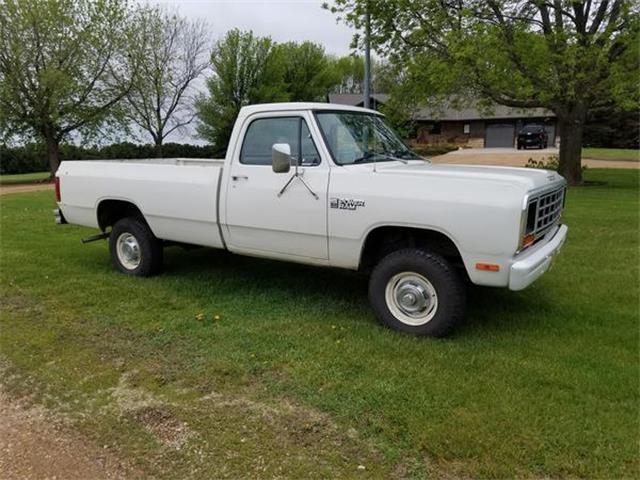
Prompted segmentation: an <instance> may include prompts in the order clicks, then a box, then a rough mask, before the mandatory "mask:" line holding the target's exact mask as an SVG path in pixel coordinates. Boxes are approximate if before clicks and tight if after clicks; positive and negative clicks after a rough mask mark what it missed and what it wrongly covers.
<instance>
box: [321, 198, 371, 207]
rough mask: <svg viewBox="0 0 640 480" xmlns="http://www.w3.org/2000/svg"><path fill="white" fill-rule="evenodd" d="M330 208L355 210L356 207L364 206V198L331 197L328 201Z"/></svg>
mask: <svg viewBox="0 0 640 480" xmlns="http://www.w3.org/2000/svg"><path fill="white" fill-rule="evenodd" d="M329 206H330V207H331V208H337V209H338V210H356V209H357V208H358V207H364V206H365V204H364V200H355V199H353V198H331V199H330V201H329Z"/></svg>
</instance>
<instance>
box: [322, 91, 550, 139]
mask: <svg viewBox="0 0 640 480" xmlns="http://www.w3.org/2000/svg"><path fill="white" fill-rule="evenodd" d="M388 99H389V95H387V94H384V93H378V94H373V95H371V99H370V105H371V107H372V108H374V109H376V110H377V109H379V108H380V106H382V105H384V104H385V103H386V102H387V101H388ZM328 101H329V102H330V103H339V104H343V105H353V106H359V107H361V106H363V104H364V99H363V97H362V95H360V94H329V96H328ZM413 120H414V121H415V122H416V125H417V128H416V138H415V141H416V142H417V143H455V144H458V145H462V146H469V147H476V148H482V147H487V148H488V147H494V148H495V147H511V148H513V147H515V143H516V136H517V134H518V132H519V131H520V130H521V129H522V128H523V127H524V126H526V125H530V124H536V125H544V127H545V130H546V131H547V134H548V136H549V140H548V143H549V145H556V144H557V143H558V142H559V137H558V136H557V134H556V125H557V122H556V116H555V115H554V113H553V112H551V111H549V110H546V109H543V108H512V107H506V106H504V105H493V106H492V107H490V108H474V107H468V106H467V107H462V108H456V107H453V106H445V107H444V108H441V109H431V108H424V107H420V108H417V109H416V110H415V112H414V114H413Z"/></svg>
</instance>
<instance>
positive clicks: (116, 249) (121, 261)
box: [109, 217, 163, 277]
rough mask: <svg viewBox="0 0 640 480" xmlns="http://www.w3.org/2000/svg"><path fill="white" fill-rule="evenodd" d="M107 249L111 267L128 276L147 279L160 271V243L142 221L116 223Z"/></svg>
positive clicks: (124, 220)
mask: <svg viewBox="0 0 640 480" xmlns="http://www.w3.org/2000/svg"><path fill="white" fill-rule="evenodd" d="M109 250H110V251H111V263H112V264H113V266H114V267H115V268H116V269H117V270H120V271H121V272H122V273H126V274H127V275H135V276H138V277H150V276H152V275H156V274H158V273H160V270H162V263H163V249H162V241H160V240H159V239H158V238H157V237H156V236H155V235H154V234H153V232H152V231H151V229H150V228H149V226H148V225H147V223H146V222H145V221H144V220H143V219H140V218H137V217H127V218H122V219H120V220H118V221H117V222H116V224H115V225H114V226H113V229H112V230H111V234H110V235H109Z"/></svg>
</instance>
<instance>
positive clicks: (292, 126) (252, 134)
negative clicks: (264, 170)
mask: <svg viewBox="0 0 640 480" xmlns="http://www.w3.org/2000/svg"><path fill="white" fill-rule="evenodd" d="M299 122H300V119H299V117H277V118H259V119H258V120H254V121H253V122H251V124H250V125H249V128H248V129H247V133H246V134H245V136H244V142H243V143H242V150H241V151H240V163H245V164H248V165H271V147H272V146H273V144H274V143H288V144H289V145H290V146H291V154H292V155H294V154H295V152H297V151H298V135H299V132H298V130H299V127H298V125H299Z"/></svg>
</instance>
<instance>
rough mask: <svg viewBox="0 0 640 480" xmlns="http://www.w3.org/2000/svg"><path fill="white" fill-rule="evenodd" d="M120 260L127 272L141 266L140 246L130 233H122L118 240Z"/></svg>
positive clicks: (117, 250)
mask: <svg viewBox="0 0 640 480" xmlns="http://www.w3.org/2000/svg"><path fill="white" fill-rule="evenodd" d="M116 254H117V255H118V260H119V261H120V263H121V264H122V266H123V267H124V268H126V269H127V270H135V269H136V268H138V266H139V265H140V260H141V259H142V256H141V255H140V244H139V243H138V240H137V239H136V237H134V236H133V235H131V234H130V233H129V232H125V233H121V234H120V236H119V237H118V240H116Z"/></svg>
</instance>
